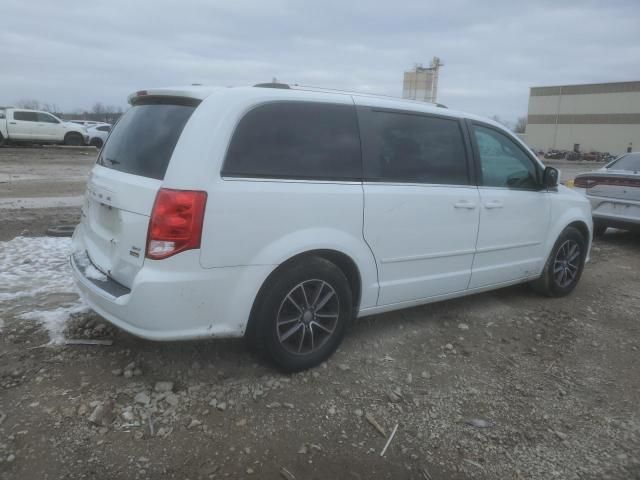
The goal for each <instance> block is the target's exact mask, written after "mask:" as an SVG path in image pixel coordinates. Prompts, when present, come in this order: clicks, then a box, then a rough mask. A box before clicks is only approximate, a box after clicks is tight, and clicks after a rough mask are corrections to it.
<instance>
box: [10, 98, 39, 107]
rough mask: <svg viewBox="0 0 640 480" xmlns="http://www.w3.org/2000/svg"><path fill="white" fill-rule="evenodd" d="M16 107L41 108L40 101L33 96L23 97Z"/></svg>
mask: <svg viewBox="0 0 640 480" xmlns="http://www.w3.org/2000/svg"><path fill="white" fill-rule="evenodd" d="M16 107H18V108H26V109H28V110H40V102H39V101H38V100H35V99H33V98H23V99H22V100H18V101H17V102H16Z"/></svg>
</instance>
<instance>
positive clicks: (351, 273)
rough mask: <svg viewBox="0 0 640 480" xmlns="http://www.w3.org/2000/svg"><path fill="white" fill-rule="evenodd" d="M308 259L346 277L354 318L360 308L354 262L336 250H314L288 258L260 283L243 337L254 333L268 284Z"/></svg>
mask: <svg viewBox="0 0 640 480" xmlns="http://www.w3.org/2000/svg"><path fill="white" fill-rule="evenodd" d="M310 257H319V258H322V259H324V260H327V261H329V262H331V263H333V264H334V265H335V266H336V267H337V268H339V269H340V271H342V273H343V274H344V276H345V277H347V281H348V282H349V286H350V288H351V293H352V295H353V300H354V302H353V309H354V318H355V316H356V315H357V312H358V310H359V308H360V301H361V299H362V275H361V272H360V269H359V268H358V265H357V264H356V262H355V260H354V259H353V258H351V257H350V256H349V255H347V254H346V253H344V252H340V251H338V250H333V249H315V250H307V251H305V252H302V253H298V254H296V255H293V256H292V257H290V258H288V259H287V260H286V261H284V262H282V263H280V264H279V265H278V266H277V267H276V268H274V269H273V271H271V273H270V274H269V275H268V276H267V278H265V280H264V281H263V282H262V285H261V286H260V288H259V289H258V293H257V294H256V296H255V298H254V300H253V305H252V306H251V313H250V315H249V319H248V322H247V327H246V329H245V335H251V333H252V332H253V331H254V328H255V325H256V311H257V310H258V308H259V304H260V301H262V298H263V295H264V291H265V288H267V286H268V285H269V283H270V282H271V281H272V280H273V279H274V278H275V277H277V275H278V274H279V273H280V272H282V270H283V269H285V268H288V267H289V266H291V265H293V264H296V263H300V262H304V261H305V259H307V258H310Z"/></svg>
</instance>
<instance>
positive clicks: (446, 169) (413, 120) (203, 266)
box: [71, 84, 592, 371]
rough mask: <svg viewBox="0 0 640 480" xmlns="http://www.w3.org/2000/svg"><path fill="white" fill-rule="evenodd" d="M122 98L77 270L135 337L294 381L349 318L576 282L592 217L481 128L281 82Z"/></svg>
mask: <svg viewBox="0 0 640 480" xmlns="http://www.w3.org/2000/svg"><path fill="white" fill-rule="evenodd" d="M129 102H130V104H131V108H130V109H129V110H128V111H127V112H126V113H125V114H124V115H123V116H122V118H121V119H120V120H119V122H118V123H117V124H116V125H115V126H114V128H113V129H112V131H111V134H110V136H109V138H108V140H107V142H106V143H105V145H104V147H103V148H102V150H101V152H100V155H99V158H98V161H97V164H96V166H95V167H94V168H93V171H92V172H91V175H90V177H89V180H88V185H87V193H86V199H85V202H84V206H83V209H82V221H81V223H80V225H79V226H78V227H77V229H76V231H75V233H74V237H73V244H74V249H73V254H72V256H71V264H72V267H73V268H72V270H73V272H74V276H75V278H76V282H77V285H78V287H79V289H80V292H81V294H82V296H83V298H84V299H85V300H86V301H87V303H88V304H89V305H90V306H91V307H92V308H93V309H94V310H95V311H96V312H98V313H99V314H100V315H102V316H103V317H105V318H106V319H107V320H109V321H110V322H112V323H113V324H115V325H117V326H118V327H121V328H122V329H124V330H126V331H128V332H131V333H133V334H134V335H138V336H140V337H144V338H148V339H153V340H178V339H194V338H207V337H238V336H245V337H247V339H248V340H250V343H251V344H252V345H254V346H255V347H257V348H258V349H259V350H260V351H262V352H263V353H265V354H266V355H267V356H268V357H270V358H271V359H272V360H273V361H274V362H275V364H276V365H278V366H279V367H280V368H282V369H284V370H289V371H293V370H300V369H305V368H309V367H312V366H314V365H317V364H318V363H320V362H321V361H323V360H325V359H326V358H327V357H328V356H329V355H331V353H332V352H333V351H334V350H335V349H336V348H337V346H338V345H339V343H340V341H341V340H342V338H343V336H344V334H345V328H346V327H347V325H348V324H349V322H350V321H351V320H352V319H353V318H355V317H362V316H366V315H372V314H378V313H381V312H387V311H390V310H396V309H400V308H406V307H411V306H414V305H420V304H425V303H428V302H435V301H438V300H444V299H448V298H453V297H459V296H463V295H469V294H472V293H477V292H482V291H486V290H491V289H496V288H500V287H505V286H507V285H513V284H516V283H523V282H532V285H533V286H534V288H536V289H537V290H538V291H540V292H542V293H544V294H546V295H550V296H562V295H566V294H568V293H570V292H571V291H572V290H573V289H574V287H575V286H576V284H577V282H578V280H579V279H580V275H581V273H582V269H583V266H584V263H585V261H586V259H587V257H588V254H589V249H590V246H591V236H592V233H591V232H592V221H591V210H590V206H589V203H588V201H587V200H586V199H585V198H584V197H583V196H581V195H579V194H576V193H575V192H573V191H571V190H569V189H567V188H565V187H563V186H561V185H558V184H557V178H558V171H557V170H555V169H553V168H550V167H547V168H545V167H544V165H543V164H542V163H541V162H540V161H539V160H538V158H537V157H536V156H535V155H534V154H533V153H532V152H531V151H530V150H529V148H527V147H526V146H525V145H524V144H523V143H522V142H521V141H520V140H518V139H517V138H516V137H515V136H514V135H513V134H511V133H510V132H509V131H507V130H505V129H504V128H503V127H502V126H500V125H499V124H497V123H495V122H492V121H490V120H487V119H484V118H480V117H476V116H473V115H467V114H464V113H459V112H454V111H451V110H448V109H446V108H442V107H439V106H435V105H430V104H426V103H421V102H412V101H405V100H398V99H391V98H383V97H379V96H372V95H363V94H353V93H345V92H335V91H328V90H321V89H312V88H302V87H293V86H292V87H289V86H287V85H282V84H263V85H257V86H255V87H240V88H206V87H200V86H191V87H184V88H166V89H150V90H143V91H139V92H137V93H135V94H133V95H131V96H130V98H129Z"/></svg>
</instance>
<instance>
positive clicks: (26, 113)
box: [0, 107, 89, 145]
mask: <svg viewBox="0 0 640 480" xmlns="http://www.w3.org/2000/svg"><path fill="white" fill-rule="evenodd" d="M88 141H89V135H88V134H87V130H86V129H85V128H84V127H83V126H82V125H76V124H75V123H69V122H65V121H64V120H60V119H59V118H58V117H56V116H55V115H52V114H50V113H47V112H41V111H38V110H27V109H24V108H13V107H0V145H2V144H3V143H6V142H13V143H19V142H29V143H62V144H65V145H86V144H87V143H88Z"/></svg>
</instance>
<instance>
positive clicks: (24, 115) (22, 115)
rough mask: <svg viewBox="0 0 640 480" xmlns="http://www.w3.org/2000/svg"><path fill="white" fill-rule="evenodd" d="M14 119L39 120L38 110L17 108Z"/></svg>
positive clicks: (24, 120)
mask: <svg viewBox="0 0 640 480" xmlns="http://www.w3.org/2000/svg"><path fill="white" fill-rule="evenodd" d="M13 119H14V120H21V121H23V122H37V121H38V114H37V113H36V112H19V111H17V110H16V111H14V112H13Z"/></svg>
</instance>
